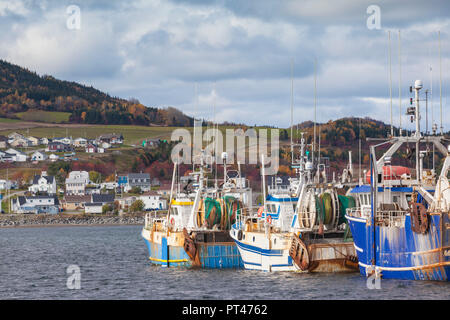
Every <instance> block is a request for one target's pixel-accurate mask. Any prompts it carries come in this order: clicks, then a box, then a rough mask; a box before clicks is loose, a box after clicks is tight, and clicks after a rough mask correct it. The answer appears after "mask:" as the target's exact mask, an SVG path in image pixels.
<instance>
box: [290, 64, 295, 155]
mask: <svg viewBox="0 0 450 320" xmlns="http://www.w3.org/2000/svg"><path fill="white" fill-rule="evenodd" d="M293 121H294V59H292V60H291V163H294V146H293V144H292V139H293V133H294V123H293Z"/></svg>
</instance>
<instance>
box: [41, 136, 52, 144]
mask: <svg viewBox="0 0 450 320" xmlns="http://www.w3.org/2000/svg"><path fill="white" fill-rule="evenodd" d="M49 142H50V140H48V138H46V137H43V138H41V139H39V144H45V145H48V143H49Z"/></svg>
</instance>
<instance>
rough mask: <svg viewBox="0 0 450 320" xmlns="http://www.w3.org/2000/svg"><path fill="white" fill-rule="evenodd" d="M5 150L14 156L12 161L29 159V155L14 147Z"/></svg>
mask: <svg viewBox="0 0 450 320" xmlns="http://www.w3.org/2000/svg"><path fill="white" fill-rule="evenodd" d="M5 152H6V153H8V154H10V155H12V156H13V157H12V161H14V162H26V161H27V158H28V156H27V155H26V154H25V153H23V152H20V151H18V150H15V149H13V148H10V149H8V150H6V151H5Z"/></svg>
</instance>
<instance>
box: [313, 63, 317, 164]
mask: <svg viewBox="0 0 450 320" xmlns="http://www.w3.org/2000/svg"><path fill="white" fill-rule="evenodd" d="M316 95H317V58H315V59H314V141H313V161H314V156H315V151H316V117H317V116H316V113H317V112H316V111H317V97H316Z"/></svg>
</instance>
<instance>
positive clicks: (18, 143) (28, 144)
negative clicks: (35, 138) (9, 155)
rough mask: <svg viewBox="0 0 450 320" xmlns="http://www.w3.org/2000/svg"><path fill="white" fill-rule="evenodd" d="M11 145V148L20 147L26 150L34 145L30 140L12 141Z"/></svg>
mask: <svg viewBox="0 0 450 320" xmlns="http://www.w3.org/2000/svg"><path fill="white" fill-rule="evenodd" d="M9 141H10V142H9V144H10V145H11V147H15V148H17V147H20V148H25V147H31V146H32V143H31V141H30V140H28V139H27V138H15V139H13V140H12V141H11V140H9Z"/></svg>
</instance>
